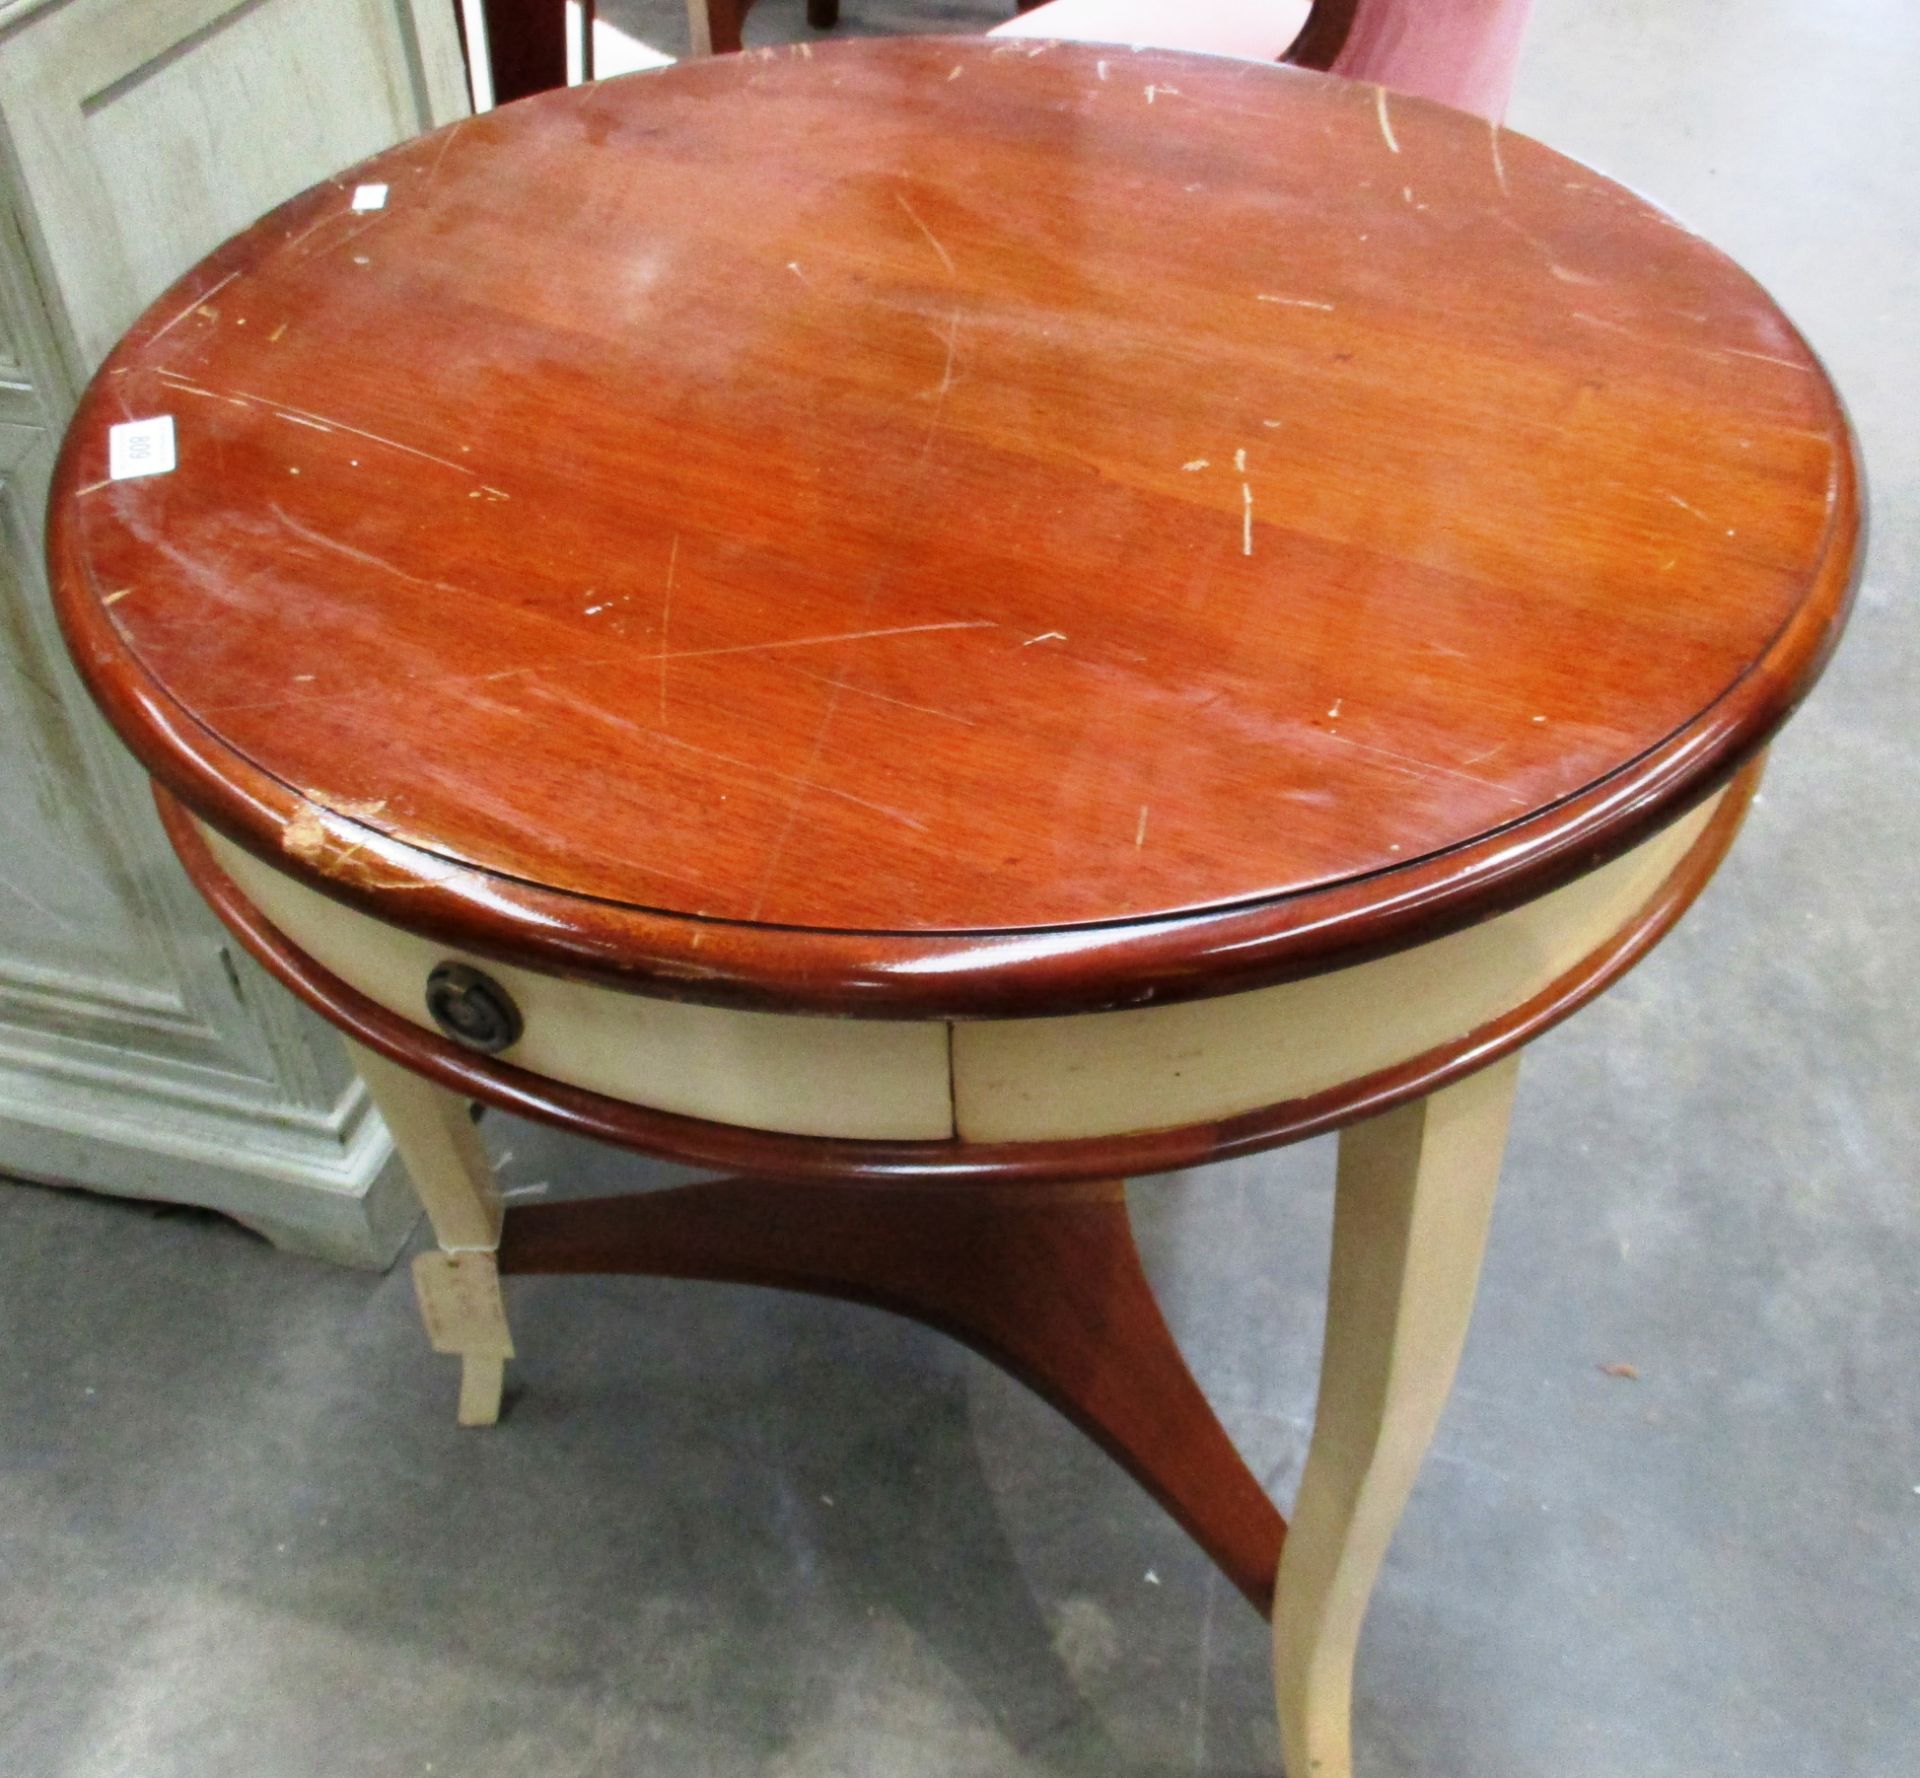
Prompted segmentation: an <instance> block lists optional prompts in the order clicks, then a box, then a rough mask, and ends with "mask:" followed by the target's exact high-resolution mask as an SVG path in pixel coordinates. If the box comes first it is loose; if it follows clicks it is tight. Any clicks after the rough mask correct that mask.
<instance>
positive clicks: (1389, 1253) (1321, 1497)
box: [1273, 1053, 1519, 1778]
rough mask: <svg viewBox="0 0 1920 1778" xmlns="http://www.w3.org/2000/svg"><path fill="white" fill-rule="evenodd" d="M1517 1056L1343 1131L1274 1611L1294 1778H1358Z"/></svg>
mask: <svg viewBox="0 0 1920 1778" xmlns="http://www.w3.org/2000/svg"><path fill="white" fill-rule="evenodd" d="M1518 1068H1519V1057H1518V1055H1517V1053H1516V1054H1515V1055H1513V1056H1509V1057H1507V1058H1505V1059H1504V1060H1502V1061H1499V1062H1496V1063H1494V1064H1493V1065H1492V1066H1491V1067H1488V1068H1486V1069H1483V1070H1482V1071H1481V1072H1479V1073H1478V1074H1474V1075H1470V1076H1468V1077H1467V1078H1466V1079H1465V1080H1462V1081H1459V1082H1457V1083H1456V1084H1455V1085H1453V1086H1450V1087H1446V1088H1444V1089H1442V1090H1441V1091H1440V1092H1437V1093H1434V1094H1432V1095H1431V1096H1429V1097H1428V1098H1426V1099H1421V1100H1416V1101H1415V1102H1414V1103H1412V1104H1409V1105H1403V1106H1401V1107H1399V1108H1398V1109H1397V1110H1394V1111H1389V1112H1386V1113H1384V1114H1383V1115H1381V1116H1379V1117H1376V1118H1372V1119H1370V1120H1369V1121H1367V1122H1366V1123H1362V1124H1355V1125H1353V1126H1351V1127H1350V1128H1348V1129H1347V1130H1345V1131H1343V1132H1342V1133H1341V1137H1340V1171H1339V1183H1338V1185H1337V1187H1336V1195H1335V1208H1334V1231H1333V1263H1332V1268H1331V1272H1330V1275H1329V1280H1328V1290H1327V1336H1326V1348H1325V1353H1324V1356H1323V1358H1322V1361H1321V1369H1320V1402H1319V1407H1318V1409H1317V1411H1316V1415H1315V1420H1314V1429H1313V1441H1312V1444H1311V1445H1310V1447H1309V1449H1308V1453H1307V1464H1306V1470H1305V1473H1304V1475H1303V1476H1302V1478H1301V1483H1300V1494H1299V1499H1298V1501H1297V1502H1296V1504H1295V1508H1294V1516H1293V1522H1292V1525H1291V1527H1290V1528H1289V1531H1288V1536H1287V1540H1286V1547H1285V1549H1284V1551H1283V1552H1282V1555H1281V1561H1280V1581H1279V1588H1278V1593H1277V1598H1276V1601H1275V1606H1274V1617H1273V1633H1274V1686H1275V1693H1276V1701H1277V1705H1278V1712H1279V1717H1280V1741H1281V1749H1282V1754H1283V1758H1284V1761H1285V1765H1286V1771H1287V1778H1349V1774H1350V1773H1351V1772H1352V1769H1353V1768H1352V1757H1353V1756H1352V1748H1351V1724H1352V1694H1353V1659H1354V1650H1355V1647H1356V1645H1357V1644H1358V1642H1359V1637H1360V1623H1361V1619H1362V1618H1363V1617H1364V1616H1365V1614H1366V1609H1367V1600H1368V1598H1369V1596H1370V1595H1371V1594H1372V1591H1373V1584H1374V1580H1375V1577H1376V1576H1377V1575H1378V1573H1379V1571H1380V1564H1381V1562H1382V1560H1383V1559H1384V1558H1385V1556H1386V1552H1387V1545H1388V1543H1389V1541H1390V1540H1391V1539H1392V1536H1393V1532H1394V1527H1395V1526H1396V1525H1397V1524H1398V1523H1399V1520H1400V1513H1401V1509H1402V1508H1403V1507H1404V1506H1405V1504H1406V1500H1407V1496H1408V1494H1409V1493H1410V1492H1411V1490H1412V1487H1413V1481H1414V1477H1415V1476H1416V1475H1417V1474H1418V1472H1419V1469H1420V1465H1421V1462H1422V1460H1423V1459H1424V1457H1425V1456H1426V1451H1427V1446H1428V1444H1429V1443H1430V1441H1431V1439H1432V1437H1433V1432H1434V1428H1435V1426H1436V1425H1437V1424H1438V1422H1439V1419H1440V1411H1441V1408H1442V1407H1443V1406H1444V1404H1445V1402H1446V1398H1447V1392H1448V1390H1449V1389H1450V1388H1451V1386H1452V1383H1453V1376H1454V1371H1455V1369H1456V1368H1457V1366H1458V1364H1459V1359H1460V1350H1461V1347H1462V1345H1463V1344H1464V1343H1465V1340H1466V1334H1467V1322H1468V1319H1469V1317H1470V1316H1471V1314H1472V1310H1473V1297H1474V1289H1475V1286H1476V1285H1477V1283H1478V1281H1479V1276H1480V1261H1481V1255H1482V1253H1483V1252H1484V1250H1485V1243H1486V1233H1487V1225H1488V1221H1489V1218H1490V1216H1491V1214H1492V1210H1493V1198H1494V1190H1495V1186H1496V1184H1497V1182H1498V1179H1499V1174H1500V1156H1501V1151H1502V1149H1503V1148H1504V1146H1505V1143H1506V1133H1507V1119H1508V1113H1509V1110H1510V1108H1511V1106H1512V1102H1513V1089H1514V1082H1515V1079H1516V1076H1517V1074H1518Z"/></svg>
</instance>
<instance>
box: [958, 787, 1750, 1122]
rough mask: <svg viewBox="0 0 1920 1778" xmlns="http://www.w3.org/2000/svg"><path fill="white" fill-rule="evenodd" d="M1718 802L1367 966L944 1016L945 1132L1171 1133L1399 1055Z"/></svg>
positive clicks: (1458, 1030) (1655, 865)
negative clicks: (1064, 1007) (1513, 902)
mask: <svg viewBox="0 0 1920 1778" xmlns="http://www.w3.org/2000/svg"><path fill="white" fill-rule="evenodd" d="M1718 800H1719V799H1718V798H1715V799H1714V800H1713V801H1712V802H1709V803H1708V804H1706V805H1705V806H1703V807H1701V808H1699V809H1696V810H1694V811H1693V812H1692V813H1691V814H1689V815H1686V816H1684V817H1683V818H1682V819H1681V820H1679V821H1677V822H1675V823H1674V824H1673V825H1672V826H1670V827H1668V828H1665V829H1663V830H1662V831H1661V832H1660V833H1657V834H1655V835H1654V837H1653V838H1652V839H1650V840H1647V841H1645V842H1644V843H1643V844H1641V845H1640V846H1639V847H1637V848H1636V849H1635V850H1634V851H1632V852H1629V853H1627V854H1626V855H1625V856H1624V857H1622V858H1617V859H1615V860H1614V861H1613V862H1612V863H1611V864H1608V865H1605V866H1603V867H1602V868H1601V869H1599V870H1597V871H1595V872H1594V873H1593V874H1592V875H1591V876H1587V877H1582V878H1581V879H1580V880H1579V881H1578V882H1574V883H1569V884H1567V885H1566V886H1565V887H1564V888H1561V889H1557V890H1555V891H1554V892H1553V893H1552V894H1551V895H1544V896H1542V897H1541V898H1540V899H1539V900H1538V901H1535V902H1530V903H1529V904H1528V905H1527V906H1525V907H1521V908H1516V909H1514V910H1513V911H1512V912H1511V913H1507V914H1502V915H1500V916H1499V917H1498V918H1497V919H1493V920H1488V921H1486V922H1484V923H1483V924H1481V925H1479V926H1471V927H1468V928H1467V929H1466V930H1465V931H1462V932H1455V933H1450V934H1448V936H1447V937H1445V938H1441V939H1436V940H1435V941H1434V942H1433V943H1431V944H1427V945H1422V946H1420V947H1419V948H1418V949H1416V950H1411V951H1401V952H1398V953H1396V954H1395V955H1393V956H1391V957H1382V958H1380V959H1379V960H1377V961H1376V962H1372V963H1362V964H1358V965H1356V966H1355V967H1354V968H1352V969H1343V970H1337V971H1335V972H1334V973H1333V974H1331V975H1320V976H1311V977H1308V978H1307V979H1306V980H1304V981H1298V982H1283V983H1281V984H1280V985H1279V986H1277V987H1272V988H1257V989H1254V990H1253V991H1252V992H1250V993H1246V994H1231V995H1225V996H1222V997H1221V998H1218V999H1214V1000H1192V1001H1185V1002H1182V1003H1180V1004H1177V1005H1172V1006H1154V1007H1141V1008H1138V1009H1135V1010H1132V1011H1127V1012H1107V1013H1084V1014H1080V1015H1077V1016H1074V1017H1067V1018H1052V1019H1009V1020H997V1021H994V1022H992V1023H981V1024H961V1025H956V1026H955V1027H954V1031H953V1102H954V1119H955V1122H956V1124H957V1126H958V1128H959V1133H960V1135H961V1137H962V1138H963V1139H964V1140H966V1141H969V1142H1058V1141H1065V1140H1068V1139H1070V1138H1073V1137H1083V1136H1112V1135H1119V1134H1122V1133H1136V1132H1139V1131H1144V1130H1166V1129H1174V1128H1177V1127H1178V1126H1180V1125H1182V1124H1197V1123H1207V1122H1211V1121H1212V1120H1214V1119H1216V1118H1224V1117H1232V1116H1235V1115H1237V1114H1238V1113H1240V1112H1245V1111H1257V1110H1259V1109H1261V1108H1262V1107H1263V1106H1268V1105H1279V1104H1284V1103H1285V1102H1287V1101H1289V1100H1293V1099H1303V1098H1306V1097H1308V1096H1309V1095H1310V1094H1313V1093H1318V1092H1321V1091H1324V1090H1325V1089H1326V1088H1329V1087H1335V1086H1338V1085H1340V1084H1341V1083H1342V1082H1344V1081H1350V1080H1359V1079H1363V1078H1364V1077H1365V1076H1367V1075H1369V1074H1374V1073H1377V1072H1378V1071H1379V1070H1381V1069H1383V1068H1390V1067H1392V1066H1393V1065H1394V1064H1395V1063H1397V1062H1405V1061H1410V1060H1411V1059H1412V1058H1413V1057H1415V1056H1418V1055H1421V1054H1423V1053H1424V1052H1426V1051H1428V1050H1431V1049H1435V1048H1437V1047H1438V1046H1440V1045H1441V1044H1444V1043H1449V1042H1451V1041H1453V1040H1454V1039H1455V1038H1458V1037H1462V1036H1464V1035H1465V1034H1466V1033H1467V1032H1469V1031H1472V1030H1474V1029H1476V1028H1477V1027H1478V1026H1481V1025H1484V1024H1486V1023H1487V1022H1488V1021H1489V1020H1490V1019H1493V1018H1497V1017H1498V1016H1499V1015H1500V1014H1501V1013H1504V1012H1507V1011H1509V1010H1511V1009H1512V1008H1514V1007H1516V1006H1519V1005H1521V1004H1522V1003H1523V1002H1525V1001H1527V1000H1529V999H1531V998H1532V997H1533V996H1534V995H1535V994H1537V993H1539V992H1540V991H1541V990H1542V989H1543V988H1545V987H1547V986H1548V985H1549V984H1550V983H1552V982H1553V981H1554V980H1556V979H1557V978H1558V977H1559V976H1561V975H1564V974H1565V973H1566V972H1567V971H1568V970H1569V969H1571V968H1572V967H1573V966H1574V965H1575V964H1576V963H1578V962H1579V961H1580V960H1581V958H1583V957H1585V956H1586V955H1587V954H1588V953H1589V952H1591V951H1593V950H1594V949H1596V948H1597V947H1598V946H1599V945H1601V944H1602V943H1604V942H1605V941H1606V940H1607V939H1608V938H1609V937H1611V936H1612V935H1613V934H1614V933H1615V932H1617V931H1618V930H1619V929H1620V928H1621V927H1622V926H1624V925H1625V924H1626V923H1627V921H1629V920H1630V919H1631V918H1632V917H1633V915H1634V914H1635V913H1637V912H1638V911H1639V910H1640V909H1641V908H1642V907H1644V906H1645V905H1646V904H1647V902H1648V901H1650V900H1651V899H1652V897H1653V895H1654V892H1655V891H1656V890H1657V889H1658V888H1659V887H1660V885H1661V883H1662V882H1664V881H1665V879H1666V877H1667V875H1668V873H1669V872H1671V871H1672V869H1673V868H1674V866H1675V865H1676V864H1678V863H1679V861H1680V859H1681V857H1682V856H1683V855H1684V854H1685V852H1686V850H1687V848H1688V847H1689V846H1691V845H1692V844H1693V842H1694V841H1695V840H1696V839H1697V838H1698V837H1699V835H1700V831H1701V829H1702V828H1704V827H1705V826H1706V824H1707V822H1708V821H1709V820H1710V819H1711V818H1712V814H1713V810H1714V808H1715V807H1716V806H1717V804H1718Z"/></svg>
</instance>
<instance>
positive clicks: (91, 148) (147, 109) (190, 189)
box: [0, 0, 464, 373]
mask: <svg viewBox="0 0 1920 1778" xmlns="http://www.w3.org/2000/svg"><path fill="white" fill-rule="evenodd" d="M437 10H440V11H444V10H446V8H445V5H444V0H442V4H441V5H440V7H439V8H438V9H437ZM415 27H416V20H415V18H414V6H413V4H412V3H411V0H237V3H236V0H67V4H65V5H63V6H57V7H52V8H48V9H46V10H44V11H42V12H40V13H38V14H36V15H33V16H30V17H29V18H28V20H27V22H26V24H25V25H24V26H22V27H21V28H20V29H18V30H17V31H16V32H15V33H14V34H13V35H12V36H11V38H9V39H8V40H6V43H5V49H4V52H3V53H0V108H3V109H4V110H5V113H6V116H7V122H8V126H9V130H10V133H11V134H12V136H13V139H14V147H15V153H16V154H17V156H18V157H19V161H20V165H21V168H22V171H23V172H24V174H25V176H26V183H27V188H28V191H29V193H30V194H31V196H32V199H33V202H32V206H31V207H32V209H33V211H34V212H35V213H36V214H37V215H38V217H39V218H40V221H41V230H40V234H41V244H42V247H43V250H44V252H45V254H46V256H47V258H48V260H49V261H50V262H51V264H52V268H53V272H54V278H55V281H56V283H57V284H58V286H59V289H60V293H61V298H62V302H61V305H60V306H61V307H62V308H63V309H64V311H65V314H64V317H63V319H64V321H65V323H66V325H65V329H64V332H65V336H66V337H65V340H64V342H63V343H64V344H65V346H66V348H67V350H68V353H69V355H70V357H71V359H72V362H73V368H74V370H75V371H76V373H84V372H85V370H87V369H88V368H90V367H91V366H92V365H94V364H97V363H98V362H99V360H100V359H101V357H102V356H104V354H105V353H106V351H107V350H108V348H109V347H111V346H112V344H113V342H114V341H115V340H116V339H117V338H119V336H120V334H121V333H122V332H123V331H124V330H125V329H126V327H127V324H128V323H129V322H131V321H132V320H133V318H134V316H135V315H137V314H138V313H139V312H140V310H141V308H142V307H143V306H144V305H145V304H146V303H148V302H150V301H151V300H152V299H153V297H154V296H155V294H157V293H158V292H159V291H160V290H162V289H164V288H165V287H166V285H167V284H169V283H170V282H172V280H173V279H174V278H176V277H178V276H179V274H180V273H181V272H182V271H184V270H185V269H186V268H187V267H188V266H189V265H191V264H192V263H193V262H194V261H195V260H197V259H199V258H200V257H202V256H203V255H204V254H206V253H207V252H208V251H210V250H211V249H212V248H213V247H216V246H217V245H219V243H220V242H221V241H222V240H224V239H225V238H226V237H227V236H228V235H230V234H232V233H233V232H234V231H235V230H236V229H239V228H241V227H243V226H244V225H245V224H247V223H249V222H251V221H252V220H253V219H254V218H255V217H256V216H258V215H259V214H260V213H261V212H262V211H264V210H267V209H270V208H272V206H273V205H275V204H277V203H279V202H281V201H282V200H283V199H285V198H288V197H291V196H292V195H293V194H294V193H295V192H296V191H299V190H300V189H302V188H303V187H304V186H307V185H310V184H312V183H313V182H314V181H315V180H316V179H322V178H325V177H327V176H329V175H330V174H332V173H334V172H335V171H337V170H338V169H339V168H341V167H343V166H347V165H349V164H351V163H352V162H354V161H357V160H359V159H361V158H363V157H364V156H366V155H368V154H372V153H373V152H375V151H376V150H377V149H381V148H384V147H386V146H388V145H389V144H391V143H393V142H396V141H398V140H400V139H402V138H403V137H406V136H411V135H416V134H418V133H419V132H420V131H421V130H424V129H429V128H431V127H432V126H433V125H434V124H435V123H436V122H440V121H444V119H445V118H447V117H449V116H453V115H456V114H457V113H458V112H459V111H460V110H461V109H462V108H463V105H464V96H463V90H462V78H461V75H460V70H459V66H458V59H457V52H456V53H455V54H454V56H453V58H452V59H451V60H450V59H449V56H448V53H447V46H448V44H449V42H450V41H451V39H452V36H453V33H452V27H451V22H450V20H448V21H442V22H441V23H440V26H439V28H437V29H435V30H433V31H432V32H430V33H424V34H423V33H420V32H418V31H417V30H416V28H415Z"/></svg>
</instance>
